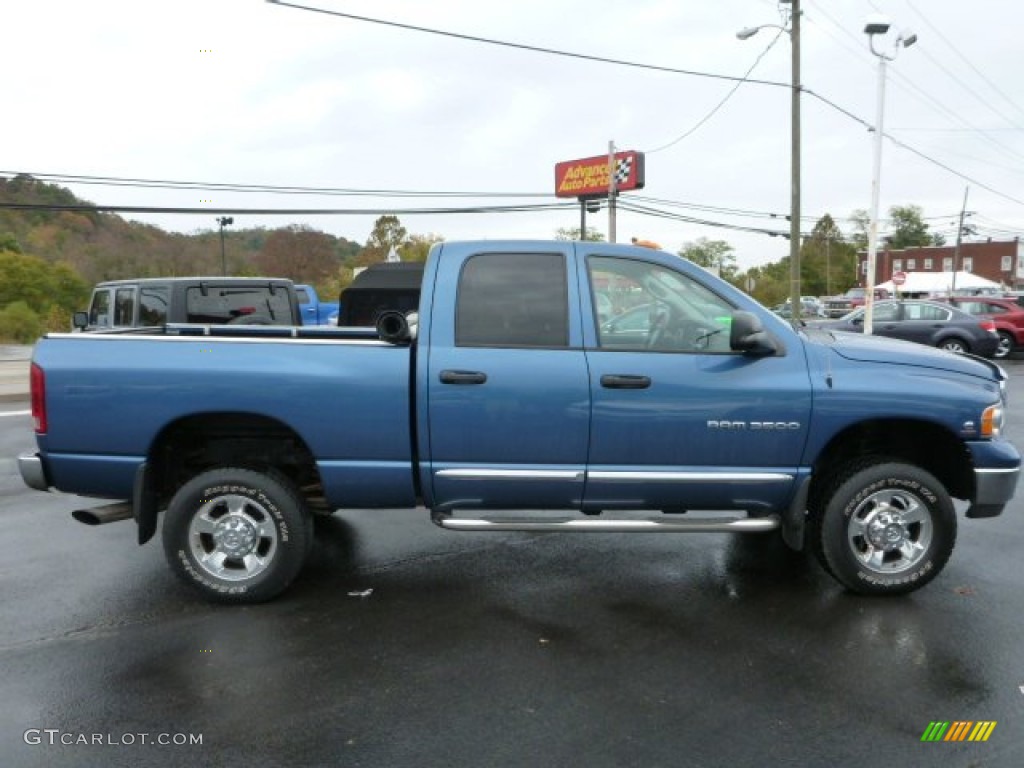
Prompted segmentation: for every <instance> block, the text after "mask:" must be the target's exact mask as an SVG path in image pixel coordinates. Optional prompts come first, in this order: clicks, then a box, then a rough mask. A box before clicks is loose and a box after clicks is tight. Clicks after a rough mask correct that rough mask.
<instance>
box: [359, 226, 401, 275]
mask: <svg viewBox="0 0 1024 768" xmlns="http://www.w3.org/2000/svg"><path fill="white" fill-rule="evenodd" d="M407 235H408V233H407V231H406V229H405V227H403V226H402V223H401V222H400V221H399V220H398V217H397V216H381V217H380V218H378V219H377V221H376V222H374V225H373V231H372V232H370V237H369V238H368V239H367V240H366V247H365V248H363V250H362V252H361V253H360V254H359V256H358V257H357V258H356V262H357V264H358V265H359V266H361V267H366V266H369V265H370V264H376V263H377V262H381V261H384V260H385V259H386V258H387V257H388V252H390V250H391V249H392V248H394V249H395V250H396V251H397V250H398V249H399V248H401V247H402V246H403V245H404V244H405V242H406V239H407Z"/></svg>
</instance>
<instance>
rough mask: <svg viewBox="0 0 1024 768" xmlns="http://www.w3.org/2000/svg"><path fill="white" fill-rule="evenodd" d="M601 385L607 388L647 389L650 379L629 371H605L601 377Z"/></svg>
mask: <svg viewBox="0 0 1024 768" xmlns="http://www.w3.org/2000/svg"><path fill="white" fill-rule="evenodd" d="M601 386H602V387H605V388H607V389H647V388H648V387H649V386H651V380H650V378H649V377H647V376H637V375H635V374H631V373H606V374H605V375H604V376H602V377H601Z"/></svg>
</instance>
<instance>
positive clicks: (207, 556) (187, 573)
mask: <svg viewBox="0 0 1024 768" xmlns="http://www.w3.org/2000/svg"><path fill="white" fill-rule="evenodd" d="M312 535H313V531H312V525H311V522H310V514H309V510H308V509H307V507H306V504H305V502H304V501H303V499H302V497H301V496H300V495H299V493H298V492H297V491H296V490H295V488H294V486H293V485H292V484H291V483H290V482H289V481H288V480H287V479H286V478H285V477H284V476H282V475H279V474H277V473H262V472H255V471H253V470H249V469H240V468H224V469H214V470H210V471H208V472H204V473H203V474H201V475H197V476H196V477H194V478H193V479H192V480H190V481H189V482H188V483H186V484H185V485H183V486H182V487H181V488H180V489H179V490H178V492H177V493H176V494H175V495H174V498H172V499H171V503H170V504H169V505H168V507H167V514H166V516H165V519H164V527H163V542H164V553H165V554H166V556H167V561H168V562H169V563H170V566H171V568H172V570H174V572H175V573H177V574H178V576H180V577H181V578H182V579H183V580H184V581H185V582H186V583H188V584H191V585H192V586H193V587H196V588H197V589H199V590H200V591H201V592H202V593H203V595H204V596H205V597H207V598H209V599H212V600H217V601H220V602H232V603H256V602H261V601H263V600H269V599H270V598H272V597H274V596H276V595H278V594H280V593H281V592H282V591H283V590H284V589H285V588H286V587H287V586H288V585H289V584H290V583H291V582H292V580H293V579H294V578H295V576H296V575H297V574H298V572H299V570H300V569H301V568H302V564H303V562H304V561H305V559H306V555H307V553H308V552H309V544H310V542H311V540H312Z"/></svg>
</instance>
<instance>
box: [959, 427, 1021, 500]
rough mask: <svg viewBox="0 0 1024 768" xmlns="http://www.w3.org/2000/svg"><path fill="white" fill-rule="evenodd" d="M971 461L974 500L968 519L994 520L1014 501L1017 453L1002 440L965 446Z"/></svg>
mask: <svg viewBox="0 0 1024 768" xmlns="http://www.w3.org/2000/svg"><path fill="white" fill-rule="evenodd" d="M968 447H969V448H970V451H971V455H972V457H973V458H974V466H975V469H974V498H973V499H971V505H970V507H968V508H967V517H995V516H996V515H998V514H1000V513H1002V511H1003V507H1005V506H1006V504H1007V502H1008V501H1010V499H1012V498H1013V494H1014V492H1015V491H1016V489H1017V480H1018V479H1019V478H1020V462H1021V459H1020V454H1019V453H1018V452H1017V449H1016V448H1014V446H1013V445H1012V444H1011V443H1008V442H1005V441H1002V440H991V441H986V442H971V443H968Z"/></svg>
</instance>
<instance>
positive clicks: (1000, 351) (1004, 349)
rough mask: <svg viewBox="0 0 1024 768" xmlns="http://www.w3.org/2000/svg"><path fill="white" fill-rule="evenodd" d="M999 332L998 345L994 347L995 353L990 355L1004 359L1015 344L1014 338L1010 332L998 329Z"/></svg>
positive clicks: (997, 358)
mask: <svg viewBox="0 0 1024 768" xmlns="http://www.w3.org/2000/svg"><path fill="white" fill-rule="evenodd" d="M998 334H999V345H998V346H997V347H996V351H995V353H994V354H993V355H992V357H994V358H995V359H996V360H1005V359H1006V358H1008V357H1009V356H1010V353H1011V352H1013V348H1014V347H1015V346H1017V341H1016V339H1014V338H1013V334H1012V333H1008V332H1007V331H998Z"/></svg>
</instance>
